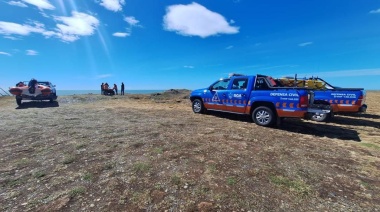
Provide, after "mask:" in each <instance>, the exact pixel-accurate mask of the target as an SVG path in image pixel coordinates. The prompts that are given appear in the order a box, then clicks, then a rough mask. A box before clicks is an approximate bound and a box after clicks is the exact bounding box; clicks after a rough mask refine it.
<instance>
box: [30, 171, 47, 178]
mask: <svg viewBox="0 0 380 212" xmlns="http://www.w3.org/2000/svg"><path fill="white" fill-rule="evenodd" d="M33 176H34V177H35V178H41V177H44V176H46V173H45V172H43V171H37V172H35V173H34V174H33Z"/></svg>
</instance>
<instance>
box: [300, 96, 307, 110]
mask: <svg viewBox="0 0 380 212" xmlns="http://www.w3.org/2000/svg"><path fill="white" fill-rule="evenodd" d="M308 100H309V98H308V97H307V95H306V96H301V97H300V107H307V106H308Z"/></svg>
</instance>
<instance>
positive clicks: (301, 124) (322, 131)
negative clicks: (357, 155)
mask: <svg viewBox="0 0 380 212" xmlns="http://www.w3.org/2000/svg"><path fill="white" fill-rule="evenodd" d="M277 128H278V129H280V130H286V131H288V132H294V133H300V134H305V135H312V136H316V137H327V138H331V139H334V138H335V139H340V140H351V141H357V142H360V141H361V139H360V137H359V133H358V132H357V131H356V130H352V129H347V128H344V127H340V126H334V125H330V124H326V123H316V122H313V121H303V120H302V119H295V118H294V119H293V118H288V119H284V120H283V121H282V123H281V125H280V126H278V127H277Z"/></svg>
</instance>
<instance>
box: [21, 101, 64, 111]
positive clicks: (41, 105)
mask: <svg viewBox="0 0 380 212" xmlns="http://www.w3.org/2000/svg"><path fill="white" fill-rule="evenodd" d="M48 107H59V104H58V102H56V101H54V102H46V101H31V102H23V103H22V104H21V105H20V106H18V107H17V108H16V109H28V108H48Z"/></svg>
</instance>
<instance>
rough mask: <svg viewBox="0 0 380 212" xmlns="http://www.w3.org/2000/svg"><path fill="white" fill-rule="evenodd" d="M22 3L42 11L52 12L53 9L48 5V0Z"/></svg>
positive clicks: (30, 0)
mask: <svg viewBox="0 0 380 212" xmlns="http://www.w3.org/2000/svg"><path fill="white" fill-rule="evenodd" d="M22 1H23V2H26V3H28V4H31V5H34V6H36V7H38V9H40V10H43V9H46V10H54V9H55V7H54V6H53V5H52V4H50V2H49V1H48V0H22Z"/></svg>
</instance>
